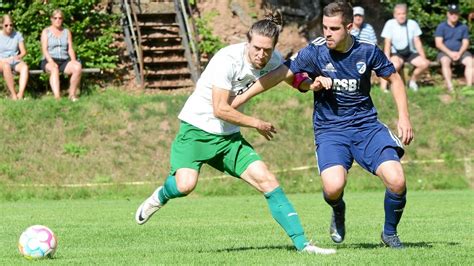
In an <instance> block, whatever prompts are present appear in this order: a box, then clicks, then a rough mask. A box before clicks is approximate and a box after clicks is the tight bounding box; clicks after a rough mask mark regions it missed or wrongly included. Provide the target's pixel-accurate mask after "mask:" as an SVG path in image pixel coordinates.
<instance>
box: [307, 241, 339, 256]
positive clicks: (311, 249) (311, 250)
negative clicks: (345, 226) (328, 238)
mask: <svg viewBox="0 0 474 266" xmlns="http://www.w3.org/2000/svg"><path fill="white" fill-rule="evenodd" d="M301 253H308V254H320V255H331V254H336V250H335V249H333V248H320V247H317V246H315V245H314V244H312V243H309V244H307V245H306V247H304V249H303V250H302V251H301Z"/></svg>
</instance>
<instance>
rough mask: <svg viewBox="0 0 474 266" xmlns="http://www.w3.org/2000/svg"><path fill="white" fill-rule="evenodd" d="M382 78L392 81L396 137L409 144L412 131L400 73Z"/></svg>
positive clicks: (411, 138) (412, 134)
mask: <svg viewBox="0 0 474 266" xmlns="http://www.w3.org/2000/svg"><path fill="white" fill-rule="evenodd" d="M384 79H386V80H390V82H391V83H392V89H391V91H392V95H393V99H394V100H395V104H396V105H397V110H398V125H397V130H398V137H399V138H401V140H402V142H403V144H405V145H409V144H410V142H411V141H412V140H413V137H414V133H413V128H412V126H411V122H410V115H409V114H408V99H407V94H406V90H405V85H404V84H403V80H402V78H401V77H400V74H398V73H397V72H395V73H393V74H392V75H390V76H389V77H388V78H384Z"/></svg>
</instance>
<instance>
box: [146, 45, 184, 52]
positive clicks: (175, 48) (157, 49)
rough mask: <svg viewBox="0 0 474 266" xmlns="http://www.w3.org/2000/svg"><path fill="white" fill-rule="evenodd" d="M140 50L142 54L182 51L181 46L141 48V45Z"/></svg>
mask: <svg viewBox="0 0 474 266" xmlns="http://www.w3.org/2000/svg"><path fill="white" fill-rule="evenodd" d="M142 50H143V52H166V51H173V52H175V51H176V52H177V51H184V48H183V46H181V45H175V46H161V47H160V46H152V47H150V46H143V45H142Z"/></svg>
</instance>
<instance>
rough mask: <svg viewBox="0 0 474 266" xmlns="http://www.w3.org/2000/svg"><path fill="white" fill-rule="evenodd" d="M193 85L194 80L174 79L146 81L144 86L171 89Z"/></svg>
mask: <svg viewBox="0 0 474 266" xmlns="http://www.w3.org/2000/svg"><path fill="white" fill-rule="evenodd" d="M189 87H194V82H193V81H192V80H190V79H189V80H184V81H180V82H175V81H154V82H147V84H146V88H149V89H160V90H173V89H179V88H189Z"/></svg>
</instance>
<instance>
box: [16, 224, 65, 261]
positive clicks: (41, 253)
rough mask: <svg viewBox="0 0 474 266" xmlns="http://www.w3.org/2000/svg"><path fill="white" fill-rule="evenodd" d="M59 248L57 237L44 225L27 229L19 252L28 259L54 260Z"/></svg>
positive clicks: (22, 235)
mask: <svg viewBox="0 0 474 266" xmlns="http://www.w3.org/2000/svg"><path fill="white" fill-rule="evenodd" d="M57 247H58V241H57V239H56V236H55V235H54V233H53V231H51V229H49V228H48V227H46V226H44V225H33V226H30V227H28V228H26V230H25V231H23V233H22V234H21V236H20V240H19V241H18V250H19V251H20V253H21V255H23V256H24V257H25V258H27V259H41V258H52V257H53V255H54V252H56V248H57Z"/></svg>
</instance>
